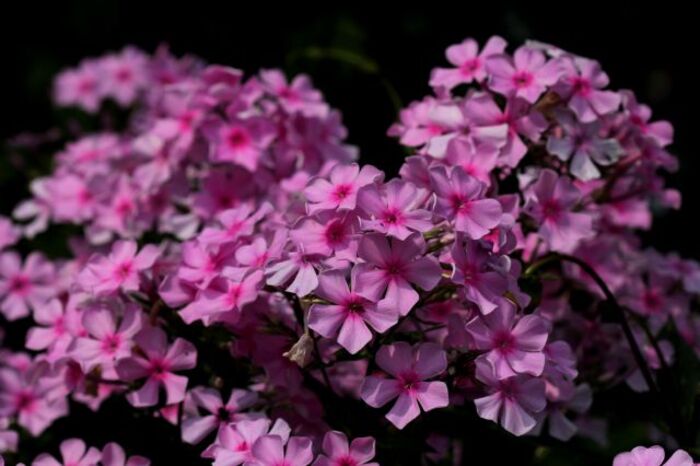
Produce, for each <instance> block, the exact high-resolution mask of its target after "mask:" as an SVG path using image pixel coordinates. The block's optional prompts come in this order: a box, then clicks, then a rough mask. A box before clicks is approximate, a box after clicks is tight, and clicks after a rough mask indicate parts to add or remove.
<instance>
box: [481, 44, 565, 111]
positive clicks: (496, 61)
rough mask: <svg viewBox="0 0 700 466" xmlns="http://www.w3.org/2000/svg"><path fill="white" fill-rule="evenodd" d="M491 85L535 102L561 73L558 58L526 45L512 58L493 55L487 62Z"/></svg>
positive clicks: (493, 87)
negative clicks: (549, 58) (547, 55)
mask: <svg viewBox="0 0 700 466" xmlns="http://www.w3.org/2000/svg"><path fill="white" fill-rule="evenodd" d="M486 69H487V70H488V73H489V87H490V88H491V89H493V90H494V91H496V92H498V93H499V94H503V95H506V96H515V97H522V98H523V99H525V100H527V101H528V102H530V103H535V102H536V101H537V99H538V98H539V97H540V95H542V93H543V92H544V91H545V90H546V89H547V87H548V86H552V85H553V84H555V83H556V82H557V81H558V80H559V77H560V76H561V64H560V62H559V61H558V60H556V59H554V60H549V61H548V60H547V59H546V57H545V55H544V54H543V53H542V52H540V51H539V50H535V49H532V48H530V47H527V46H523V47H520V48H518V49H517V50H516V51H515V53H514V54H513V58H510V56H508V55H494V56H491V57H489V59H488V61H487V62H486Z"/></svg>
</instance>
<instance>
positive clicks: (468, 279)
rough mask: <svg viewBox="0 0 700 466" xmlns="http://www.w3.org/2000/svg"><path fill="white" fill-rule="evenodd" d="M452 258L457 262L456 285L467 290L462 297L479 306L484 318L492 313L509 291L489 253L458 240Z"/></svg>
mask: <svg viewBox="0 0 700 466" xmlns="http://www.w3.org/2000/svg"><path fill="white" fill-rule="evenodd" d="M450 255H451V257H452V260H453V261H454V265H453V272H452V281H453V282H454V283H456V284H458V285H461V286H462V287H463V288H462V289H460V293H462V294H463V296H464V297H465V298H466V299H467V300H468V301H469V302H472V303H474V304H476V305H477V306H478V308H479V310H480V311H481V313H482V314H488V313H490V312H492V311H493V310H494V309H496V307H497V306H498V303H499V300H500V297H501V296H502V295H503V294H504V293H505V292H506V290H507V289H508V280H507V278H506V277H505V276H504V275H503V273H501V272H500V271H497V270H496V269H495V267H494V264H493V262H492V260H491V256H489V254H488V252H487V251H486V250H485V249H484V248H483V247H481V246H480V245H479V244H478V242H476V241H469V240H467V241H466V243H465V242H464V240H463V238H461V237H458V238H457V240H456V241H455V243H454V245H453V246H452V249H451V252H450Z"/></svg>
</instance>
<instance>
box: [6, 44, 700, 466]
mask: <svg viewBox="0 0 700 466" xmlns="http://www.w3.org/2000/svg"><path fill="white" fill-rule="evenodd" d="M446 55H447V59H448V61H449V63H450V65H449V66H448V67H443V68H436V69H435V70H434V71H433V73H432V75H431V78H430V85H431V86H432V89H433V91H434V95H431V96H427V97H425V98H424V99H422V100H420V101H417V102H414V103H412V104H410V105H409V106H408V107H407V108H405V109H403V110H402V111H401V113H400V118H399V122H397V123H396V124H394V125H393V126H392V127H391V128H390V129H389V134H390V135H391V136H393V137H396V138H398V141H399V143H400V144H401V145H403V146H406V148H408V149H409V150H410V151H411V155H410V156H408V157H407V158H406V160H405V162H404V164H403V166H402V167H401V170H400V173H399V176H398V177H396V178H390V177H388V176H387V175H386V174H385V173H384V172H382V171H381V170H380V169H379V168H376V167H373V166H370V165H364V166H362V165H359V164H358V163H357V162H356V160H357V151H356V149H355V148H354V147H352V146H350V145H348V144H347V143H346V142H345V137H346V130H345V128H344V127H343V125H342V123H341V120H340V114H339V112H338V111H336V110H333V109H332V108H330V107H329V105H328V104H326V103H325V101H324V100H323V96H322V95H321V93H320V92H319V91H317V90H316V89H314V88H313V86H312V85H311V82H310V80H309V79H308V77H306V76H297V77H293V78H291V79H288V78H287V77H286V76H285V75H284V74H283V73H282V72H281V71H278V70H263V71H261V72H260V73H258V74H257V75H253V76H248V77H246V76H245V75H244V74H243V73H242V72H241V71H239V70H237V69H234V68H229V67H226V66H220V65H207V64H205V63H203V62H200V61H199V60H195V59H192V58H176V57H174V56H172V55H170V54H169V53H168V52H167V50H165V49H160V50H159V51H157V52H156V53H155V54H154V55H148V54H146V53H144V52H141V51H139V50H136V49H133V48H127V49H124V50H123V51H122V52H119V53H116V54H111V55H108V56H105V57H102V58H98V59H90V60H85V61H84V62H82V63H81V64H80V65H79V66H78V67H76V68H74V69H70V70H67V71H64V72H62V73H61V74H60V75H59V76H58V78H57V79H56V81H55V88H54V98H55V102H56V104H57V105H59V106H75V107H79V108H81V109H82V110H84V111H85V112H87V113H91V114H92V113H97V112H100V111H102V110H104V108H105V105H106V104H107V102H111V103H112V104H116V105H117V106H123V107H130V108H131V113H130V118H129V120H128V123H127V126H126V127H125V128H124V129H123V130H115V129H111V130H105V131H103V132H98V133H91V134H83V135H82V136H81V137H80V138H79V139H77V140H74V141H70V142H67V143H66V144H65V147H64V148H63V149H62V150H60V151H59V152H58V153H57V154H56V155H55V157H54V162H55V163H54V168H53V171H52V172H51V173H49V174H47V175H46V176H43V177H40V178H37V179H35V180H34V181H32V184H31V193H32V196H31V198H30V199H28V200H26V201H25V202H23V203H21V204H20V205H19V206H18V207H17V208H16V210H15V212H14V221H12V220H9V219H5V218H2V219H0V248H1V252H0V313H2V316H3V318H4V320H5V321H6V322H8V323H7V326H8V328H9V327H10V326H12V325H15V324H16V323H17V322H28V327H29V330H28V332H27V334H26V344H25V348H24V349H22V350H18V349H16V348H15V349H9V348H7V349H4V348H3V349H0V453H3V454H6V455H7V454H11V455H14V454H17V452H19V454H20V455H22V445H21V441H20V442H18V437H21V435H30V436H39V435H41V434H42V433H43V432H44V431H45V430H47V429H50V427H51V425H52V424H53V422H54V421H55V420H56V419H59V418H61V417H64V416H67V415H69V412H70V409H71V406H73V405H75V404H76V403H80V404H85V405H86V406H88V407H89V408H91V409H93V410H99V408H100V404H101V403H102V402H103V401H104V400H106V399H107V398H111V397H117V398H122V399H125V400H126V401H127V402H128V403H129V404H130V406H131V407H132V408H133V410H134V411H138V412H142V413H146V414H147V415H149V416H155V415H159V416H161V417H163V418H164V419H163V421H162V422H166V420H169V421H171V422H173V423H175V424H177V425H178V427H179V428H180V429H181V437H182V441H183V442H185V443H187V444H192V445H194V446H195V448H197V449H198V451H199V452H200V453H201V456H202V457H203V458H205V459H206V460H207V461H209V462H210V463H211V464H213V465H215V466H224V465H225V466H235V465H246V466H306V465H309V464H313V465H317V466H326V465H333V466H350V465H357V466H359V465H367V466H371V465H376V464H379V463H377V462H375V461H382V462H384V463H385V464H396V463H392V459H391V455H387V452H391V449H392V448H394V447H393V446H392V445H393V444H390V443H387V444H386V446H385V445H384V444H383V442H384V441H385V439H384V437H383V435H384V434H382V433H381V432H385V433H386V435H387V436H396V435H399V434H397V433H396V429H404V428H406V426H407V425H409V424H420V423H421V422H424V421H425V420H426V419H428V418H430V416H433V415H436V414H438V413H441V415H444V416H450V415H455V416H461V417H455V418H454V419H463V418H464V416H474V414H473V413H476V415H477V416H479V417H481V418H483V419H484V420H487V421H492V422H494V423H497V424H499V425H500V427H501V428H502V429H504V430H505V431H507V432H509V433H511V434H513V435H515V436H521V435H525V434H529V435H540V436H546V435H548V436H550V437H553V438H555V439H558V440H561V441H567V440H569V439H571V438H572V437H574V436H576V435H581V436H591V437H593V438H595V439H597V440H599V441H601V437H602V442H604V441H605V420H604V419H600V418H596V417H595V416H594V415H592V414H590V413H589V409H590V407H591V404H592V402H593V400H594V399H595V396H596V393H598V391H605V390H610V389H611V388H612V387H617V388H616V389H623V390H628V388H626V387H625V385H628V386H629V387H630V388H631V389H633V390H636V391H642V392H644V391H649V392H650V393H652V394H653V395H654V396H659V395H661V396H663V393H662V391H661V390H660V388H659V387H661V388H662V389H663V388H664V386H663V384H661V379H662V378H663V377H666V376H667V375H668V371H669V370H670V369H669V368H670V367H671V366H673V365H674V364H675V355H676V354H678V352H680V351H681V349H680V346H683V347H684V348H685V347H688V348H691V349H692V350H694V351H695V354H696V355H700V314H698V313H697V309H696V303H697V302H698V294H699V293H700V264H698V263H697V262H695V261H692V260H688V259H682V258H680V257H678V256H677V255H675V254H662V253H659V252H657V251H654V250H652V249H646V248H644V247H643V246H642V243H641V241H640V239H639V237H638V231H639V230H645V229H648V228H650V226H651V221H652V212H654V211H657V210H658V209H663V208H678V207H679V205H680V195H679V193H678V192H677V191H675V190H673V189H670V188H667V187H666V186H665V182H664V173H665V172H669V171H673V170H675V169H676V166H677V164H676V160H675V158H674V157H673V156H672V155H670V154H669V153H668V152H667V146H668V145H669V144H670V143H671V142H672V137H673V129H672V127H671V125H670V124H669V123H667V122H663V121H653V120H652V119H651V111H650V109H649V108H648V107H646V106H645V105H643V104H640V103H638V102H637V101H636V99H635V97H634V94H633V93H632V92H631V91H617V90H613V89H609V88H608V81H609V80H608V77H607V75H606V74H605V72H604V71H603V70H602V69H601V67H600V65H599V64H598V63H597V62H595V61H593V60H589V59H586V58H582V57H579V56H576V55H573V54H571V53H568V52H565V51H563V50H560V49H558V48H556V47H553V46H549V45H546V44H541V43H536V42H528V43H526V44H525V45H522V46H520V47H518V48H515V49H514V51H513V53H509V52H507V44H506V42H505V40H503V39H502V38H500V37H493V38H491V39H489V40H488V41H487V43H486V44H485V45H484V47H483V48H482V49H479V46H478V44H477V42H476V41H475V40H473V39H467V40H465V41H464V42H462V43H460V44H457V45H453V46H450V47H449V48H448V49H447V54H446ZM56 224H70V225H73V226H74V228H75V231H78V232H79V233H78V236H77V237H76V238H75V240H74V241H72V242H71V246H72V251H73V255H72V257H64V258H61V259H49V258H47V256H46V255H45V254H44V253H42V252H41V251H38V250H35V251H33V252H31V253H29V254H28V255H26V257H24V258H23V257H21V255H20V254H19V252H18V251H20V250H21V249H15V245H16V244H17V243H18V242H19V241H20V239H21V238H25V239H29V240H31V239H32V238H34V237H36V236H37V235H40V234H42V232H44V231H45V230H47V229H49V230H50V229H51V228H54V225H56ZM16 321H17V322H16ZM1 338H2V337H1V335H0V341H1ZM202 348H205V349H206V350H203V349H202ZM212 351H215V352H216V354H217V355H218V359H222V358H223V360H224V361H226V363H225V364H223V365H221V364H215V363H213V362H212V361H210V360H208V359H207V357H210V356H211V354H212ZM234 367H235V368H237V369H236V370H235V371H234V370H233V368H234ZM234 372H235V376H234V375H233V373H234ZM193 380H194V381H196V382H193ZM660 392H661V393H660ZM327 403H334V404H337V405H339V406H345V405H347V407H348V408H347V409H344V411H348V410H356V411H355V412H358V413H359V412H366V413H368V414H367V416H368V419H370V420H371V422H373V423H375V424H376V425H372V426H370V425H366V426H365V427H366V430H360V429H357V428H356V427H354V428H350V427H349V424H347V425H346V424H344V423H342V418H339V417H338V416H337V415H335V416H333V415H332V414H329V413H331V412H333V411H337V409H336V410H333V409H329V406H328V405H327ZM674 409H675V408H674V407H673V406H667V407H665V412H667V414H668V417H667V418H665V420H664V421H663V422H664V423H665V424H664V425H665V428H666V429H667V434H668V436H669V437H668V438H669V443H668V445H667V446H670V445H674V443H673V441H672V440H671V438H672V437H675V441H676V442H686V441H687V439H685V438H680V437H679V434H682V433H683V432H685V431H686V430H687V429H686V427H687V426H684V425H682V424H679V422H683V421H682V419H681V420H680V421H679V418H678V417H677V416H675V415H674ZM363 410H364V411H363ZM433 411H435V412H433ZM350 412H351V411H350ZM444 419H449V417H445V418H444ZM368 422H369V421H368ZM453 422H454V424H451V425H454V426H457V422H458V421H453ZM460 422H461V421H460ZM592 423H597V424H596V425H597V426H599V427H598V429H597V431H596V432H592V430H591V428H590V427H589V426H590V425H592ZM479 425H480V426H481V427H482V428H484V429H485V428H488V423H486V422H483V423H482V424H479ZM601 425H602V427H600V426H601ZM395 428H396V429H395ZM370 433H372V435H373V436H374V438H373V437H369V435H370ZM20 434H21V435H20ZM465 435H467V434H465V433H464V432H461V431H460V430H459V429H457V428H455V429H453V430H452V431H450V430H447V431H445V430H441V431H436V432H434V433H433V435H431V436H430V437H428V439H427V441H426V440H425V438H424V437H422V436H421V437H420V438H416V439H414V440H413V441H414V442H416V441H417V442H419V444H418V445H416V446H415V447H416V448H419V449H420V451H421V455H423V456H424V459H423V460H421V459H418V458H414V459H415V461H416V463H415V464H419V462H420V461H430V463H423V464H455V465H456V464H460V463H459V455H457V454H456V453H454V452H453V451H452V449H451V448H448V447H439V445H447V444H450V442H453V441H461V439H463V438H464V437H465ZM468 435H469V436H471V437H478V432H470V433H468ZM692 441H694V439H692ZM436 445H438V446H437V447H436ZM375 447H376V449H377V458H376V459H375ZM134 453H136V452H132V451H129V448H128V446H127V451H126V452H125V451H124V449H123V448H122V447H121V446H119V445H117V444H116V443H109V444H108V445H106V446H104V448H103V449H101V450H100V449H98V448H95V447H88V446H86V444H85V443H84V442H83V441H82V440H77V439H69V440H65V441H64V442H63V443H62V444H61V445H60V451H50V452H47V453H44V454H41V455H38V456H37V457H36V459H34V460H33V463H32V464H33V465H36V466H50V465H69V464H70V465H72V466H78V465H79V466H90V465H97V464H101V465H105V466H122V465H126V466H138V465H141V466H143V465H148V464H150V463H149V461H148V460H146V459H145V458H143V457H139V456H130V455H133V454H134ZM26 456H27V455H26V454H25V455H23V456H19V457H20V458H26ZM663 456H664V454H663V449H662V448H661V447H652V448H650V449H644V448H643V447H638V448H637V449H635V450H632V451H631V452H629V453H623V454H620V455H619V456H617V458H615V462H614V464H615V465H650V464H654V465H657V464H658V465H660V464H661V462H662V461H663ZM13 457H14V456H13ZM657 459H658V461H657ZM440 461H443V462H442V463H440ZM0 464H2V461H1V460H0ZM664 464H667V465H669V466H670V465H676V466H680V465H686V464H688V465H690V464H692V460H691V459H690V457H689V456H688V454H687V453H685V452H683V453H682V454H679V453H676V454H674V455H673V456H672V457H671V458H670V459H669V460H668V462H667V463H664Z"/></svg>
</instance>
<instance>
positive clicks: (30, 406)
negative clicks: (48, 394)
mask: <svg viewBox="0 0 700 466" xmlns="http://www.w3.org/2000/svg"><path fill="white" fill-rule="evenodd" d="M15 406H16V407H17V411H22V412H29V411H33V410H34V408H35V407H36V396H34V394H33V393H32V392H28V391H21V392H19V393H18V394H17V395H16V396H15Z"/></svg>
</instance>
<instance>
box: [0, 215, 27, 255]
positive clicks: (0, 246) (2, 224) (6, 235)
mask: <svg viewBox="0 0 700 466" xmlns="http://www.w3.org/2000/svg"><path fill="white" fill-rule="evenodd" d="M21 235H22V231H21V230H20V228H19V227H17V226H16V225H14V224H13V223H12V221H11V220H10V219H8V218H6V217H3V216H1V215H0V251H3V250H4V249H6V248H8V247H9V246H12V245H14V244H15V243H16V242H17V241H18V240H19V238H20V236H21Z"/></svg>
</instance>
